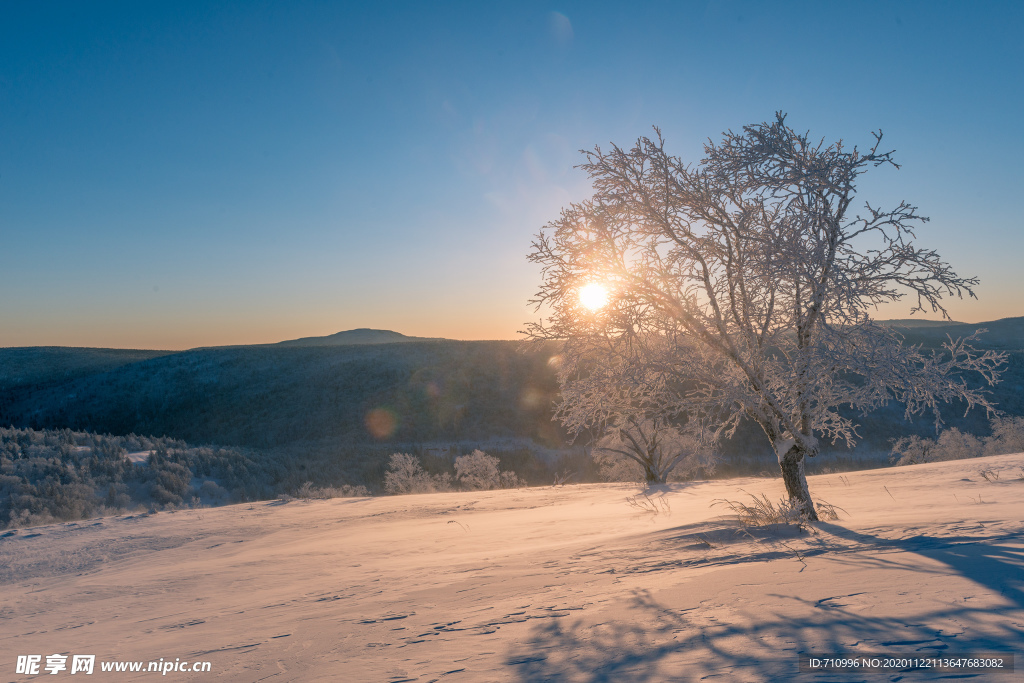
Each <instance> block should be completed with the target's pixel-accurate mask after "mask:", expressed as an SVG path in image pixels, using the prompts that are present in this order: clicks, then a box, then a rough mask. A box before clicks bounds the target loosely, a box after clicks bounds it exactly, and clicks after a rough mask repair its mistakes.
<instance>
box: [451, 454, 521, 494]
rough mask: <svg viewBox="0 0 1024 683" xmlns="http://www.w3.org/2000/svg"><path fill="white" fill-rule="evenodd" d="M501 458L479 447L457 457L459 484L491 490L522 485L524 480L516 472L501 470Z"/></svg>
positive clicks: (468, 488) (479, 489)
mask: <svg viewBox="0 0 1024 683" xmlns="http://www.w3.org/2000/svg"><path fill="white" fill-rule="evenodd" d="M498 463H499V460H498V459H497V458H496V457H494V456H493V455H487V454H486V453H484V452H483V451H481V450H480V449H477V450H475V451H473V452H472V453H470V454H469V455H460V456H459V457H457V458H455V479H456V480H457V481H458V482H459V486H461V487H462V488H464V489H467V490H469V491H489V490H490V489H498V488H502V489H511V488H516V487H518V486H521V485H522V483H523V482H522V480H521V479H520V478H519V476H518V475H517V474H516V473H515V472H511V471H504V472H502V471H500V470H499V469H498Z"/></svg>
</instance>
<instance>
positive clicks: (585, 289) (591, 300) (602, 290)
mask: <svg viewBox="0 0 1024 683" xmlns="http://www.w3.org/2000/svg"><path fill="white" fill-rule="evenodd" d="M580 303H581V304H583V305H584V306H586V307H587V308H589V309H590V310H592V311H596V310H598V309H601V308H604V306H605V305H606V304H607V303H608V288H607V287H605V286H604V285H602V284H599V283H597V282H591V283H590V284H589V285H583V286H582V287H580Z"/></svg>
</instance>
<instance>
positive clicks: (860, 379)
mask: <svg viewBox="0 0 1024 683" xmlns="http://www.w3.org/2000/svg"><path fill="white" fill-rule="evenodd" d="M655 132H656V133H657V135H656V139H654V140H651V139H648V138H641V139H640V140H639V141H638V142H637V144H636V146H635V147H633V148H632V149H631V150H628V151H626V150H623V149H620V148H619V147H615V146H613V147H612V148H611V150H609V151H607V152H605V151H603V150H601V149H600V148H595V150H594V151H592V152H587V153H586V162H585V163H584V164H582V166H581V167H582V168H583V170H585V171H586V172H587V173H588V174H589V176H590V179H591V181H592V183H593V188H594V195H593V197H592V198H591V199H589V200H587V201H584V202H581V203H579V204H573V205H571V206H570V207H569V208H567V209H564V210H563V211H562V214H561V216H560V217H559V218H558V219H557V220H556V221H553V222H552V223H550V224H548V226H546V227H545V228H544V229H543V230H542V232H541V233H540V234H539V235H538V237H537V239H536V241H535V242H534V245H533V251H532V253H531V254H530V259H531V260H532V261H533V262H535V263H537V264H540V265H541V266H542V284H541V287H540V290H539V292H538V294H537V297H536V298H535V300H534V302H533V303H535V304H536V305H537V307H538V310H544V311H545V314H546V315H547V316H548V317H547V318H546V319H542V320H541V321H539V322H537V323H534V324H531V325H529V326H528V328H527V335H528V336H529V337H530V338H531V339H534V340H560V341H562V343H563V354H562V364H561V367H560V370H559V380H560V383H561V389H562V401H561V404H560V405H559V407H558V409H557V416H558V417H559V418H560V419H561V421H562V422H563V423H564V424H565V426H566V427H568V428H569V429H570V430H571V431H574V432H576V433H579V432H580V431H581V430H584V429H588V430H593V429H598V430H601V429H603V428H605V427H607V426H609V425H614V424H616V422H617V421H618V420H621V419H622V418H623V417H628V416H643V417H646V418H649V419H660V420H663V421H664V422H665V423H668V424H671V423H676V424H678V425H689V426H688V427H687V428H688V429H691V430H692V431H693V432H694V433H698V430H697V426H700V429H701V430H707V433H708V434H709V435H710V436H709V438H721V437H723V436H728V435H731V434H732V433H733V432H734V430H735V429H736V426H737V424H738V423H739V422H740V420H741V419H743V418H746V419H750V420H753V421H754V422H755V423H757V424H758V425H759V426H760V427H761V429H762V430H763V431H764V433H765V435H766V436H767V438H768V440H769V442H770V443H771V445H772V447H773V449H774V451H775V453H776V454H777V457H778V461H779V466H780V469H781V472H782V477H783V481H784V483H785V486H786V491H787V493H788V495H789V498H790V500H791V501H792V502H793V503H794V504H795V505H796V506H797V508H798V509H800V510H801V511H802V512H803V514H804V515H806V517H808V518H809V519H817V515H816V513H815V509H814V505H813V502H812V500H811V496H810V492H809V490H808V488H807V479H806V477H805V474H804V462H805V459H806V458H808V457H813V456H814V455H815V454H817V452H818V450H819V440H818V439H819V437H825V438H828V439H830V440H831V441H832V442H836V441H840V440H841V441H844V442H846V443H847V444H848V445H852V444H853V443H854V440H855V439H856V437H857V432H856V428H857V426H856V424H855V423H854V421H853V420H852V419H851V418H850V417H849V413H842V412H840V410H839V408H840V406H848V407H850V408H853V409H856V410H859V411H861V412H862V413H866V412H868V411H870V410H873V409H875V408H878V407H880V406H883V405H885V404H886V403H887V402H888V401H890V400H898V401H901V402H903V404H904V405H905V407H906V416H907V417H910V416H911V415H914V414H917V413H920V412H922V411H931V412H932V413H933V414H934V418H935V420H936V423H937V424H939V422H940V418H939V412H938V406H939V404H940V403H942V402H948V401H953V400H961V401H964V402H965V403H966V404H967V406H968V407H973V406H981V407H983V408H986V409H989V410H991V408H992V406H991V403H990V401H989V400H988V398H987V395H988V393H987V391H986V390H984V389H982V388H975V387H973V386H972V385H970V384H968V382H967V381H966V379H965V373H976V375H975V376H977V377H980V379H981V380H982V382H984V383H987V384H992V383H994V382H995V381H997V379H998V374H999V372H1000V366H1001V365H1002V364H1003V363H1004V362H1005V356H1004V355H1003V354H1000V353H996V352H992V351H984V352H982V351H978V350H976V349H975V348H974V347H973V346H972V343H971V342H972V339H973V337H968V338H967V339H958V340H950V341H949V343H947V344H946V345H945V347H944V348H943V349H942V350H940V351H937V352H934V353H926V352H924V351H923V350H922V349H921V348H919V347H914V346H910V345H907V344H904V343H903V338H902V337H901V336H900V334H899V333H898V332H897V331H896V330H895V329H893V328H891V327H885V326H881V325H878V324H876V323H875V322H874V321H873V320H872V319H871V317H870V313H871V312H872V311H873V310H874V309H875V308H876V307H877V306H878V305H880V304H884V303H888V302H892V301H897V300H899V299H901V298H903V297H904V296H905V295H906V294H910V295H911V298H912V300H914V309H913V310H914V312H917V311H924V310H926V309H930V310H931V311H933V312H938V313H941V314H942V316H943V317H945V318H947V319H948V314H947V313H946V309H945V308H944V307H943V306H942V303H941V300H942V298H943V297H944V296H958V297H962V296H963V295H964V294H967V295H969V296H974V292H973V287H975V286H976V284H977V280H976V279H974V278H963V277H960V276H958V275H957V274H956V273H954V272H953V270H952V269H951V268H950V266H949V265H948V264H947V263H945V262H944V261H942V260H941V258H940V257H939V255H938V254H937V253H936V252H934V251H931V250H928V249H922V248H919V247H917V246H916V245H915V244H914V243H913V240H914V239H915V235H914V232H913V229H914V228H915V227H916V226H917V225H919V224H921V223H923V222H924V221H925V220H927V219H925V218H923V217H922V216H919V215H918V214H917V209H916V207H914V206H911V205H910V204H907V203H906V202H901V203H900V204H899V205H898V206H896V207H895V208H894V209H890V210H883V209H880V208H877V207H875V206H871V205H869V204H865V205H864V208H863V209H862V210H860V211H859V212H856V211H854V210H852V204H853V201H854V196H855V189H856V188H855V185H856V181H857V179H858V178H859V176H860V175H861V174H862V173H864V172H866V171H867V170H868V169H869V168H871V167H876V166H880V165H883V164H890V165H892V166H895V167H897V168H898V166H897V165H896V164H895V162H894V161H893V160H892V156H891V155H892V152H881V151H879V144H880V142H881V139H882V134H881V132H880V131H879V132H878V133H876V134H875V135H874V137H875V142H874V144H873V146H872V147H871V149H870V150H868V151H867V152H862V151H859V150H858V149H857V148H856V147H854V148H853V149H852V150H850V149H847V148H846V147H845V146H844V145H843V143H842V142H841V141H840V142H836V143H834V144H831V145H828V146H825V145H824V143H823V142H819V143H815V142H813V141H811V140H810V139H809V137H808V135H807V134H800V133H797V132H795V131H794V130H793V129H792V128H790V127H789V126H788V125H787V124H786V121H785V116H784V115H783V114H781V113H780V114H778V115H777V116H776V118H775V120H773V121H771V122H765V123H761V124H757V125H752V126H747V127H745V128H744V129H743V130H742V132H739V133H734V132H732V131H729V132H727V133H725V134H724V138H723V140H722V141H721V142H720V143H718V144H715V143H713V142H711V141H709V142H708V143H707V144H706V145H705V157H704V159H703V160H701V161H700V163H699V164H697V165H696V166H690V165H687V164H684V163H683V162H682V161H681V160H680V159H679V158H677V157H673V156H670V155H669V154H667V153H666V152H665V150H664V141H663V139H662V136H661V132H660V131H658V130H657V129H655Z"/></svg>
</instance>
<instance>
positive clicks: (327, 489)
mask: <svg viewBox="0 0 1024 683" xmlns="http://www.w3.org/2000/svg"><path fill="white" fill-rule="evenodd" d="M369 495H370V492H369V491H368V490H367V488H366V487H365V486H349V485H348V484H342V485H341V486H313V482H310V481H307V482H305V483H304V484H303V485H302V486H300V487H299V488H298V490H296V492H295V497H296V498H301V499H302V500H328V499H331V498H357V497H362V496H369Z"/></svg>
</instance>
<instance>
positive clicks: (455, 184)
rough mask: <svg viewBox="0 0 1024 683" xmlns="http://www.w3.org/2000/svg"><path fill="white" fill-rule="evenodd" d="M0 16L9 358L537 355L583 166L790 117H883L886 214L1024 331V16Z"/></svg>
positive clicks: (979, 6) (989, 310)
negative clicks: (85, 352)
mask: <svg viewBox="0 0 1024 683" xmlns="http://www.w3.org/2000/svg"><path fill="white" fill-rule="evenodd" d="M0 9H2V12H3V16H4V19H3V21H2V22H0V233H2V236H3V245H4V246H3V251H2V254H3V268H2V269H0V346H27V345H66V346H106V347H144V348H187V347H193V346H206V345H220V344H246V343H264V342H274V341H279V340H282V339H288V338H294V337H300V336H311V335H320V334H329V333H332V332H336V331H338V330H342V329H350V328H355V327H376V328H387V329H394V330H397V331H400V332H403V333H405V334H411V335H419V336H444V337H451V338H462V339H501V338H503V339H510V338H515V337H516V336H517V335H516V331H517V330H518V329H521V328H522V323H523V322H525V321H526V320H529V319H532V317H533V315H534V314H533V313H532V311H531V310H530V309H529V308H528V307H527V305H526V301H527V300H528V299H529V298H530V296H531V295H532V294H533V292H534V291H535V289H536V287H537V285H538V284H539V275H538V273H537V271H536V269H535V267H534V266H532V265H531V264H529V263H528V262H527V261H526V258H525V256H526V254H527V252H528V251H529V246H530V240H531V237H532V236H533V235H534V234H536V232H537V231H538V230H539V229H540V228H541V227H542V225H543V224H544V223H546V222H547V221H549V220H552V219H554V218H555V217H556V216H557V213H558V210H559V208H560V207H562V206H564V205H566V204H568V203H569V202H570V201H578V200H580V199H583V198H585V197H586V196H587V195H588V184H587V181H586V178H585V177H584V176H583V175H582V174H581V173H580V172H579V171H578V170H575V169H573V168H572V167H573V165H574V164H576V163H578V162H579V155H578V153H577V150H579V149H581V148H592V147H593V146H594V145H597V144H601V145H605V146H607V145H608V143H610V142H615V143H618V144H620V145H629V144H631V143H632V142H633V141H635V139H636V138H637V137H638V136H640V135H645V134H648V133H649V132H650V127H651V126H652V125H655V124H656V125H658V126H660V127H661V128H662V131H663V133H664V134H665V137H666V139H667V140H668V147H669V149H670V151H671V152H673V153H675V154H678V155H680V156H682V157H683V158H684V159H691V160H697V159H698V158H699V155H700V153H701V145H702V144H703V141H704V140H705V139H706V138H708V137H713V138H717V137H718V136H719V134H720V133H721V132H722V131H723V130H725V129H727V128H733V129H736V128H739V127H741V126H743V125H744V124H748V123H756V122H759V121H763V120H766V119H769V118H771V117H772V115H773V113H774V112H775V111H776V110H784V111H786V112H788V113H789V119H788V120H789V122H790V123H791V124H792V125H794V126H795V127H797V128H801V129H807V130H810V131H811V133H812V134H814V135H815V136H824V137H825V138H826V139H827V140H833V139H835V138H840V137H841V138H844V139H845V140H846V141H847V142H848V143H850V144H853V143H859V144H862V145H865V144H869V143H870V141H871V135H870V132H871V131H872V130H876V129H879V128H881V129H882V130H883V131H884V133H885V138H886V146H888V147H891V148H895V149H896V159H897V160H898V161H899V162H900V163H902V164H903V168H902V169H901V170H899V171H896V170H894V169H879V170H877V171H875V172H873V173H871V174H869V175H868V176H866V177H865V178H864V179H863V181H862V183H861V185H860V189H861V197H862V198H864V199H870V200H871V201H872V202H873V203H882V204H893V203H895V202H898V201H899V200H900V199H907V200H908V201H910V202H911V203H913V204H915V205H917V206H919V207H920V209H921V213H923V214H924V215H926V216H930V217H931V219H932V220H931V222H930V223H928V224H927V225H926V226H925V227H924V228H923V229H922V230H920V231H919V233H918V238H919V242H920V243H921V244H922V245H924V246H929V247H932V248H935V249H937V250H938V251H939V252H940V253H941V254H942V255H943V256H944V257H945V258H946V259H947V260H949V261H950V262H951V263H952V264H953V266H954V267H955V269H956V270H957V271H958V272H960V273H961V274H968V275H976V276H978V277H980V278H981V280H982V283H981V286H980V287H979V288H978V290H977V292H978V295H979V300H978V301H965V302H956V301H954V302H950V311H951V313H952V315H953V317H954V318H956V319H958V320H965V321H969V322H977V321H982V320H991V319H994V318H1000V317H1007V316H1019V315H1024V297H1022V296H1021V294H1020V293H1021V292H1022V291H1024V275H1022V270H1021V267H1020V265H1019V264H1020V261H1021V254H1022V253H1024V236H1022V235H1024V230H1022V227H1024V226H1022V225H1021V223H1022V221H1021V218H1020V215H1021V214H1020V212H1019V210H1018V206H1017V205H1018V201H1019V197H1020V193H1021V191H1020V187H1021V186H1022V180H1024V173H1022V171H1021V159H1024V133H1022V132H1021V128H1020V121H1021V120H1022V118H1024V116H1022V114H1024V75H1022V74H1024V58H1022V57H1024V48H1022V44H1024V41H1021V40H1020V36H1021V35H1024V3H1019V2H959V3H943V2H922V3H909V2H907V3H881V2H879V3H869V2H845V3H840V2H806V3H802V2H788V3H787V2H778V3H744V2H720V1H713V2H692V3H690V2H665V3H658V2H654V3H641V4H639V5H633V4H630V5H627V4H626V3H599V2H580V3H560V4H557V5H555V4H549V3H530V2H510V3H497V2H495V3H480V2H475V3H470V2H466V3H442V2H437V3H426V2H422V3H364V4H357V3H342V2H324V3H314V2H287V3H286V2H275V3H270V2H263V3H259V2H236V3H186V2H173V3H170V2H168V3H162V4H160V3H128V2H126V3H102V2H89V3H85V2H71V3H49V2H32V3H26V2H0ZM904 313H905V312H904V311H902V310H897V309H893V310H889V311H882V312H881V313H880V315H881V317H903V315H904Z"/></svg>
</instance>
